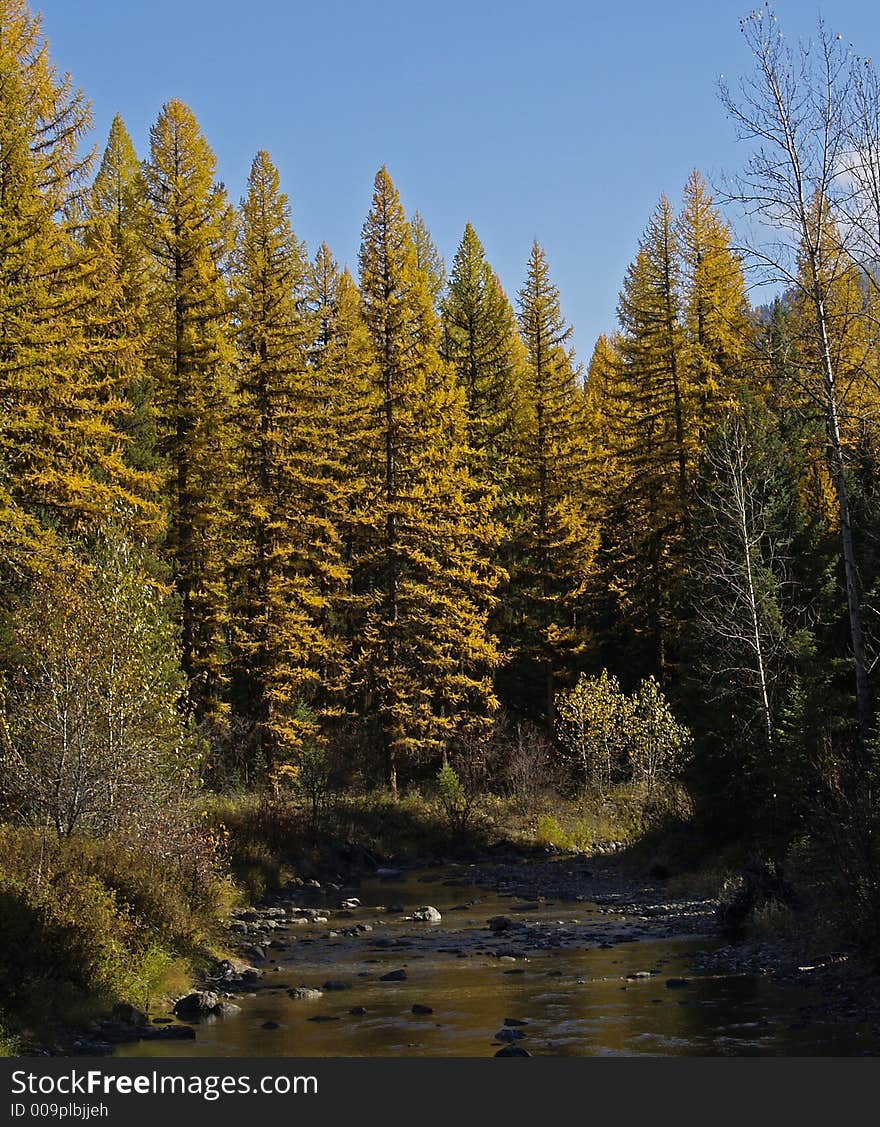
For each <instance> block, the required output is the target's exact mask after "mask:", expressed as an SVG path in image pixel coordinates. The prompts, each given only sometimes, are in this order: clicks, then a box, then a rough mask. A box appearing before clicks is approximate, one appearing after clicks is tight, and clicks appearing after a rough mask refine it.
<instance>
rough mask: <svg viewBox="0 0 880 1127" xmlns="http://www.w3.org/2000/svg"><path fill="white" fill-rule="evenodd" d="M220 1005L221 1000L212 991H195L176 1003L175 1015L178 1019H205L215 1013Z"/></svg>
mask: <svg viewBox="0 0 880 1127" xmlns="http://www.w3.org/2000/svg"><path fill="white" fill-rule="evenodd" d="M219 1004H220V998H219V996H218V995H217V994H215V993H214V992H213V991H212V990H194V991H193V992H192V993H191V994H186V995H185V996H184V997H183V998H178V999H177V1001H176V1002H175V1003H174V1009H173V1011H172V1012H173V1013H176V1014H177V1016H178V1017H182V1018H190V1017H205V1016H206V1015H207V1014H209V1013H213V1012H214V1010H215V1009H216V1007H217V1006H218V1005H219Z"/></svg>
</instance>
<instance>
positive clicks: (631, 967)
mask: <svg viewBox="0 0 880 1127" xmlns="http://www.w3.org/2000/svg"><path fill="white" fill-rule="evenodd" d="M447 875H448V874H447ZM430 876H431V878H432V879H430V880H428V881H424V880H422V881H420V880H419V879H418V877H419V875H418V874H415V875H412V876H408V877H407V878H406V879H402V880H400V881H394V882H379V881H376V882H369V883H365V884H364V885H363V886H362V888H361V890H360V893H359V895H360V898H361V907H360V908H358V909H356V910H355V911H354V912H353V913H352V915H351V917H350V918H349V919H346V921H345V922H346V923H347V924H350V923H355V922H366V923H370V925H371V926H372V928H373V930H372V931H371V932H369V933H367V934H365V935H363V936H361V937H359V938H356V939H355V938H351V937H343V936H339V937H337V938H327V935H326V932H327V927H326V926H324V927H323V928H314V929H312V928H310V929H308V931H309V934H302V935H301V934H299V933H298V935H297V937H296V939H295V941H293V943H292V949H291V951H290V952H289V953H287V952H285V953H283V954H282V955H281V956H280V957H279V959H278V961H277V963H275V964H274V965H273V966H270V968H269V970H268V972H267V973H266V975H265V977H264V978H263V979H262V981H261V982H260V984H259V987H260V988H259V989H257V990H256V991H255V992H254V994H253V996H250V997H247V996H245V997H237V998H236V1001H237V1002H238V1003H239V1004H240V1005H241V1007H242V1009H241V1012H240V1013H238V1014H236V1015H234V1016H232V1017H228V1018H223V1019H220V1020H217V1021H214V1022H211V1023H205V1024H201V1025H199V1026H198V1027H197V1033H196V1040H195V1041H194V1042H193V1041H181V1042H148V1041H147V1042H140V1043H137V1044H134V1045H126V1046H122V1047H120V1049H119V1055H124V1056H217V1057H249V1056H262V1057H273V1056H280V1057H329V1056H366V1057H371V1056H467V1057H481V1056H492V1055H494V1053H495V1052H496V1051H497V1050H498V1048H499V1045H500V1044H501V1043H503V1042H499V1041H498V1040H497V1039H496V1037H497V1034H499V1032H500V1031H501V1030H502V1029H503V1028H505V1027H504V1022H505V1019H515V1020H516V1021H517V1022H524V1023H527V1024H523V1025H518V1024H517V1025H510V1026H508V1027H507V1029H508V1033H507V1034H505V1035H504V1036H510V1033H509V1030H510V1029H511V1028H513V1029H517V1030H519V1031H520V1032H522V1033H524V1034H525V1037H524V1038H523V1039H522V1040H521V1041H519V1042H518V1043H521V1044H522V1045H523V1046H524V1047H526V1048H527V1049H528V1050H529V1051H530V1052H531V1053H532V1054H533V1055H536V1056H537V1055H554V1056H607V1055H623V1056H633V1055H640V1054H648V1055H664V1056H679V1055H716V1056H717V1055H725V1056H726V1055H731V1056H741V1055H779V1054H781V1055H837V1056H850V1055H858V1054H861V1053H864V1052H867V1051H870V1052H875V1051H877V1050H878V1044H877V1039H876V1037H874V1036H873V1034H871V1032H870V1030H869V1029H867V1028H856V1027H846V1026H836V1025H835V1024H834V1023H833V1022H832V1021H830V1020H828V1021H817V1020H815V1018H811V1019H810V1020H809V1021H808V1020H807V1018H806V1014H807V1012H808V1010H809V1008H810V1007H811V1006H812V1005H815V1003H816V1001H817V999H816V998H815V997H814V996H812V995H811V994H810V993H809V992H808V991H806V990H804V989H801V988H794V987H791V986H788V987H786V986H782V985H780V984H778V983H775V982H774V981H773V980H772V979H768V978H764V977H757V976H742V977H706V976H704V977H701V976H700V975H698V974H694V973H693V971H692V962H693V957H694V955H695V953H696V952H697V951H698V950H700V949H705V948H706V947H707V945H708V943H707V940H706V939H700V938H693V937H688V938H667V939H659V940H649V941H642V942H639V943H626V944H617V945H615V946H613V947H611V948H610V949H602V948H600V947H597V946H591V947H589V949H587V950H584V949H583V947H582V946H579V947H564V946H563V947H560V948H558V949H549V950H535V951H531V952H529V954H528V956H527V957H525V958H523V957H518V958H516V959H515V960H513V959H510V960H502V959H499V958H498V957H496V954H495V952H497V950H499V949H500V946H499V942H498V939H497V938H495V939H493V938H492V937H491V936H490V935H489V933H488V932H487V931H486V921H487V919H488V918H490V917H491V916H493V915H496V914H499V913H506V914H509V915H511V916H514V915H516V914H517V911H518V910H521V909H522V907H523V905H521V904H516V903H513V902H512V901H511V900H510V899H509V898H505V897H500V896H497V895H495V894H493V893H487V892H484V891H481V890H480V889H478V888H477V887H476V886H473V885H471V886H468V885H466V884H463V883H458V884H456V885H453V886H450V885H448V884H443V883H442V879H436V878H437V877H438V874H430ZM440 876H441V878H442V874H441V875H440ZM428 903H430V904H432V905H434V906H435V907H437V908H439V910H440V912H441V913H442V916H443V919H442V922H441V923H440V924H436V925H431V924H414V923H407V922H403V921H402V920H401V918H400V916H399V915H397V916H394V917H392V916H390V915H389V913H388V912H387V911H380V910H379V909H388V908H389V907H393V908H396V909H399V908H400V907H402V908H403V910H404V912H409V911H411V910H412V908H413V907H418V906H419V905H422V904H428ZM521 918H526V919H528V920H529V922H536V923H542V922H543V923H545V924H546V925H548V927H550V926H551V925H552V926H559V924H568V923H571V922H572V921H574V920H577V923H578V926H579V927H583V926H584V925H587V928H588V934H589V935H590V936H591V937H592V940H593V941H595V942H598V941H600V940H601V939H602V938H604V937H605V936H606V935H607V934H608V932H609V931H611V930H613V928H614V927H619V925H620V920H619V918H616V919H615V920H614V921H610V920H609V918H608V917H607V916H603V915H602V914H601V913H600V912H599V910H598V909H597V908H596V906H595V905H588V904H586V905H584V904H574V905H573V904H571V903H568V904H564V905H562V904H553V903H552V902H551V903H543V904H541V905H540V906H539V907H538V908H537V909H529V910H528V912H527V914H526V913H525V912H523V913H522V915H521ZM377 940H378V941H379V943H380V944H387V945H388V946H383V947H377V946H375V945H374V944H375V943H376V941H377ZM398 942H401V943H403V944H405V946H399V947H398V946H394V944H396V943H398ZM395 969H404V970H405V971H406V975H407V978H406V981H403V982H386V981H381V976H382V975H383V974H385V973H386V972H387V971H389V970H395ZM627 975H633V976H635V975H638V976H640V977H633V978H629V979H627V977H626V976H627ZM676 978H687V980H688V984H687V985H686V986H681V987H677V988H670V986H668V985H667V981H668V980H670V979H676ZM328 979H333V980H337V981H342V982H344V983H346V984H347V989H345V990H334V991H329V992H326V993H324V994H323V996H321V997H318V998H314V999H303V1000H294V999H292V998H291V997H289V996H288V993H287V990H288V989H289V988H290V987H291V986H299V985H306V986H318V987H320V986H321V985H322V984H323V983H324V982H325V981H327V980H328ZM414 1004H418V1005H420V1006H424V1007H430V1009H431V1011H432V1012H431V1013H430V1014H424V1013H421V1014H419V1013H413V1012H412V1007H413V1005H414ZM353 1009H354V1010H363V1011H364V1012H359V1013H352V1012H351V1011H352V1010H353ZM316 1019H317V1020H316ZM267 1023H268V1025H269V1026H270V1027H267V1028H264V1025H266V1024H267ZM514 1036H515V1034H514Z"/></svg>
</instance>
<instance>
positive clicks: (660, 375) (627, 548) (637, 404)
mask: <svg viewBox="0 0 880 1127" xmlns="http://www.w3.org/2000/svg"><path fill="white" fill-rule="evenodd" d="M682 304H683V296H682V289H681V258H680V254H679V247H678V240H677V233H676V226H675V222H674V218H673V213H672V207H671V205H670V203H669V201H668V199H667V198H666V197H665V196H663V197H662V198H661V200H660V203H659V204H658V206H657V208H656V209H655V211H654V214H653V216H652V217H651V220H650V222H649V224H648V227H647V230H646V232H645V235H644V237H643V239H642V241H641V244H640V247H639V251H638V254H637V256H636V258H635V261H634V262H633V263H632V265H631V266H630V267H629V270H628V271H627V274H626V278H625V280H624V284H623V290H622V292H621V295H620V301H619V304H618V317H619V319H620V326H621V333H620V356H621V369H622V370H621V380H620V383H619V392H618V394H619V402H618V404H617V411H616V426H615V429H614V437H613V442H614V444H615V455H616V457H617V459H618V460H619V461H620V462H621V463H622V465H623V466H624V467H625V470H624V480H625V489H624V490H623V491H622V493H621V494H619V495H618V496H617V497H615V498H614V504H613V506H612V508H611V509H610V510H609V515H608V521H607V524H606V533H607V537H606V538H607V543H606V545H605V551H604V557H605V561H606V566H607V567H608V568H609V571H610V573H611V577H612V582H613V584H614V588H615V591H616V594H617V598H618V605H619V612H620V621H621V625H622V627H623V629H624V630H626V631H627V632H628V633H629V634H630V636H631V637H633V639H634V640H635V641H636V645H637V653H636V655H631V656H635V659H636V660H637V662H638V664H639V665H640V667H641V669H642V670H643V671H644V672H645V673H646V674H650V673H654V672H659V673H660V674H661V675H662V674H664V673H665V671H666V668H667V664H668V662H669V660H670V654H669V644H670V642H671V640H672V638H673V636H674V633H675V630H676V621H677V612H676V610H675V608H674V606H673V599H674V592H675V588H676V585H677V584H678V583H679V582H680V580H681V577H682V574H683V563H684V561H683V544H684V537H685V532H686V527H687V520H688V512H689V501H690V496H691V489H692V484H693V479H694V473H695V462H696V455H697V442H696V439H695V437H694V434H693V432H694V430H695V428H694V427H693V426H692V419H693V418H694V415H695V413H696V408H695V402H694V401H695V397H694V395H693V394H692V389H691V387H690V384H689V378H688V377H689V372H688V368H687V364H686V362H685V337H684V331H683V326H682V316H681V314H682ZM638 651H640V652H638Z"/></svg>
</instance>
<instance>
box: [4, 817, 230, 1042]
mask: <svg viewBox="0 0 880 1127" xmlns="http://www.w3.org/2000/svg"><path fill="white" fill-rule="evenodd" d="M170 844H171V843H169V845H170ZM185 846H186V847H187V848H184V847H185ZM237 896H238V893H237V891H236V889H235V886H234V884H233V882H232V881H231V879H229V877H228V876H227V875H226V874H225V872H224V869H223V866H222V865H221V864H220V863H219V860H218V858H217V856H216V850H215V849H214V846H213V843H212V841H211V839H210V835H206V834H205V833H204V831H200V833H199V834H198V835H195V834H192V835H188V836H187V840H186V841H183V842H182V841H180V840H178V841H175V842H174V843H173V849H170V848H169V849H167V850H166V848H165V847H164V846H163V843H162V842H161V840H159V841H152V842H144V841H137V840H131V839H120V838H107V839H103V840H100V841H97V840H92V839H88V838H59V837H58V836H57V835H55V834H54V833H41V832H39V831H34V830H28V829H21V828H13V827H10V826H2V827H0V999H2V1011H0V1052H3V1051H5V1052H7V1053H8V1052H11V1051H15V1050H16V1049H17V1048H26V1047H27V1045H29V1044H31V1043H39V1044H51V1043H53V1040H54V1039H55V1038H57V1037H58V1036H59V1035H60V1034H61V1033H62V1032H63V1031H64V1030H65V1029H67V1028H70V1027H72V1026H75V1025H78V1024H80V1023H83V1022H85V1021H88V1020H89V1019H91V1018H93V1017H95V1016H96V1015H98V1014H101V1013H106V1012H107V1011H108V1010H110V1009H111V1008H112V1006H113V1005H114V1003H117V1002H128V1003H131V1004H132V1005H135V1006H137V1007H139V1008H141V1009H145V1010H149V1009H150V1008H151V1007H152V1006H154V1005H155V1004H156V1003H157V1002H158V1001H159V1000H160V999H161V998H163V997H165V996H169V995H170V996H173V995H176V994H179V993H181V992H182V991H183V990H184V989H185V988H186V986H187V985H188V983H189V981H190V980H191V978H192V976H193V975H197V974H198V973H199V970H200V969H201V968H203V967H204V966H206V965H207V963H208V962H209V961H210V959H211V957H212V955H213V952H214V950H215V948H216V945H217V943H218V941H219V940H220V938H221V936H222V927H221V920H222V919H223V918H224V917H225V916H226V915H227V913H228V911H229V909H230V908H231V907H232V905H233V903H234V902H235V901H236V899H237ZM4 1031H5V1032H4Z"/></svg>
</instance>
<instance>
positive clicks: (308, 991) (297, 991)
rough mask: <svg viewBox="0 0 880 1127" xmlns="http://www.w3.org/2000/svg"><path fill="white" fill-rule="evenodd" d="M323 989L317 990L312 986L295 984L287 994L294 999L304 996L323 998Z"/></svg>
mask: <svg viewBox="0 0 880 1127" xmlns="http://www.w3.org/2000/svg"><path fill="white" fill-rule="evenodd" d="M323 994H324V991H323V990H316V989H315V988H314V987H312V986H294V987H293V989H292V990H288V991H287V996H288V997H289V998H294V999H297V1000H298V999H303V998H321V997H323Z"/></svg>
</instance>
